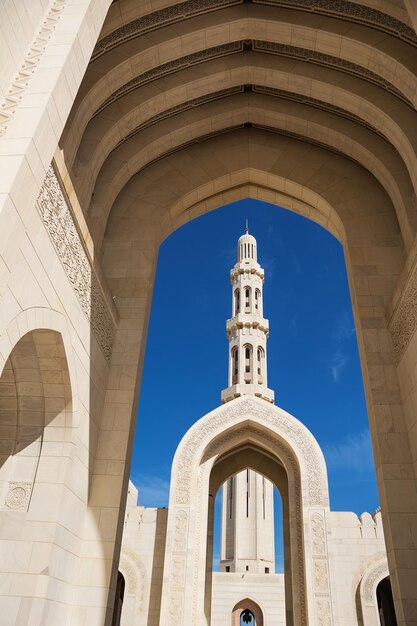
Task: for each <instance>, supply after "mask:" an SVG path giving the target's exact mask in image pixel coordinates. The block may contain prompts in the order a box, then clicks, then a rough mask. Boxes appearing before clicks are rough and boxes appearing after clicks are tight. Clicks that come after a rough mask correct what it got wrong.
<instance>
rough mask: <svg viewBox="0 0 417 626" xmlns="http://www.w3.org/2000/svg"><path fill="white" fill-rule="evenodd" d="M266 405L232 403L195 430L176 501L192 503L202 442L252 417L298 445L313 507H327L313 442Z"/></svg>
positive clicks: (180, 473)
mask: <svg viewBox="0 0 417 626" xmlns="http://www.w3.org/2000/svg"><path fill="white" fill-rule="evenodd" d="M264 404H265V406H262V408H261V406H260V405H258V404H257V403H255V402H253V400H252V401H251V400H249V399H242V400H241V401H240V402H236V401H233V402H230V403H228V404H226V405H224V406H223V407H220V408H219V409H218V410H216V411H215V412H214V413H213V415H212V416H211V417H210V418H208V419H207V420H206V421H205V423H204V426H201V427H200V428H196V429H195V430H194V432H193V433H192V434H191V436H190V438H189V439H188V441H187V443H186V445H185V446H184V448H183V449H182V451H181V454H180V457H179V462H178V470H177V480H176V502H177V503H178V504H188V503H189V501H190V486H191V474H192V471H193V461H194V459H195V454H196V451H197V449H198V448H199V447H200V445H201V443H202V442H203V441H204V440H205V439H206V438H209V436H210V434H211V433H213V432H214V431H216V430H217V429H218V428H219V427H221V426H222V425H224V424H229V425H230V426H231V425H232V424H233V423H234V422H236V421H237V420H239V418H240V417H241V416H242V415H245V414H248V415H251V416H252V417H253V418H254V421H258V422H260V423H261V424H262V423H265V424H267V425H270V426H271V427H272V428H275V429H277V430H278V431H280V432H282V434H283V436H285V437H286V439H287V441H288V442H289V444H290V445H291V443H292V444H294V445H295V446H296V447H297V448H298V449H299V450H300V454H301V456H302V458H303V459H304V461H305V464H306V470H307V471H306V474H307V477H308V479H307V481H308V490H309V498H308V501H309V505H310V506H315V505H318V506H321V505H323V496H324V494H323V477H322V473H321V462H320V460H319V458H318V456H317V452H316V450H315V448H314V446H313V444H312V442H311V440H310V439H309V438H308V437H307V436H306V434H305V433H304V431H303V430H302V428H301V426H300V425H298V424H297V423H296V422H295V421H293V420H289V419H288V418H286V417H285V414H283V413H281V412H278V411H277V410H276V409H274V408H273V407H271V406H269V405H268V404H267V403H264Z"/></svg>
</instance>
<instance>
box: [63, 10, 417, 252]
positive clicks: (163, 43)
mask: <svg viewBox="0 0 417 626" xmlns="http://www.w3.org/2000/svg"><path fill="white" fill-rule="evenodd" d="M416 50H417V35H416V32H415V30H414V29H413V27H412V24H411V22H410V18H409V15H408V13H407V10H406V8H405V6H404V5H403V2H402V0H395V1H394V0H366V1H365V2H357V1H352V0H351V1H348V0H252V1H247V0H246V1H245V0H186V1H185V2H172V1H170V0H143V1H141V2H137V0H115V1H114V2H113V3H112V5H111V7H110V9H109V13H108V16H107V19H106V21H105V24H104V27H103V30H102V33H101V36H100V38H99V41H98V42H97V44H96V46H95V49H94V52H93V55H92V57H91V61H90V63H89V66H88V70H87V72H86V75H85V77H84V80H83V83H82V85H81V88H80V91H79V94H78V96H77V99H76V101H75V103H74V106H73V109H72V112H71V115H70V118H69V120H68V123H67V126H66V129H65V132H64V135H63V137H62V139H61V144H60V147H61V150H62V153H63V155H64V158H65V161H66V165H67V167H68V169H69V172H70V176H71V179H72V183H73V185H74V188H75V190H76V194H77V197H78V200H79V202H80V205H81V207H82V209H83V211H84V214H85V217H86V220H87V222H88V224H89V226H90V230H91V232H92V236H93V240H94V242H95V245H96V247H97V248H100V247H101V246H102V243H103V240H107V241H108V242H109V245H111V241H112V238H113V237H116V238H117V236H118V235H116V234H115V233H116V232H118V233H119V234H120V229H121V230H123V229H124V230H125V231H126V230H128V231H129V232H130V233H131V232H132V224H133V222H132V220H135V219H136V220H138V219H140V220H141V221H140V226H138V230H137V237H139V238H140V237H141V236H142V235H143V238H146V237H147V235H146V234H144V233H146V232H150V231H152V234H151V235H150V239H158V240H160V239H161V237H162V236H164V235H166V234H167V233H168V232H170V231H171V230H172V229H173V228H175V227H176V226H178V225H179V224H180V223H182V222H183V221H185V219H191V218H192V217H193V216H194V215H195V213H194V214H193V213H192V211H191V213H190V210H191V209H190V207H192V206H194V205H195V204H196V203H197V202H201V201H202V199H203V196H204V199H205V200H204V201H205V202H206V203H207V202H209V198H210V197H213V196H214V195H215V194H216V193H217V191H218V190H219V189H222V193H227V190H228V189H229V190H230V189H232V188H233V189H235V188H236V185H238V183H237V182H236V181H238V180H241V184H243V183H244V184H246V185H248V184H249V185H250V184H251V182H253V181H251V180H249V179H250V178H251V177H254V178H259V180H257V181H256V184H257V186H258V188H259V185H261V183H262V181H261V178H262V173H263V174H265V173H266V174H265V175H270V176H275V177H277V178H278V179H281V181H283V180H284V179H285V180H286V181H288V180H291V181H293V182H294V184H299V185H301V186H303V188H305V189H307V188H308V189H310V190H311V193H316V194H318V196H320V197H322V198H323V197H324V198H326V202H328V203H329V205H331V206H332V207H333V208H334V209H336V211H337V213H338V216H339V217H338V218H337V217H335V218H334V221H335V222H337V219H339V218H340V219H341V220H342V221H346V220H348V219H349V217H351V216H352V215H353V214H354V213H355V203H354V202H353V204H352V202H351V203H350V204H349V202H348V200H349V199H350V198H352V199H353V198H355V197H356V196H357V195H358V193H361V194H362V204H361V206H362V207H364V206H365V205H364V202H363V198H364V197H366V198H367V200H366V206H368V207H369V214H370V215H371V214H372V213H375V211H383V212H385V213H386V215H388V214H390V218H389V219H390V220H391V222H393V216H392V215H391V213H393V215H394V216H395V220H396V221H397V225H396V228H397V231H399V232H400V233H401V237H400V238H401V242H402V245H403V246H404V248H405V250H407V249H408V248H409V247H410V246H411V243H412V241H413V239H414V235H415V232H416V228H417V208H416V190H417V169H416V149H417V133H416V128H417V123H416V121H417V120H416V111H415V109H416V104H417V77H416V75H417V54H416ZM242 171H247V172H250V174H248V177H247V178H246V179H245V180H243V178H242V177H241V178H240V179H239V172H240V173H241V172H242ZM313 179H314V180H313ZM219 181H222V182H219ZM282 184H283V185H284V186H285V184H288V183H282ZM207 185H209V186H210V185H211V186H212V187H211V188H207ZM216 185H217V188H216ZM264 186H265V188H269V187H270V184H269V183H268V184H267V182H265V185H264ZM324 187H326V193H324V191H323V189H324ZM331 188H333V191H331ZM202 189H204V192H202V191H201V190H202ZM276 190H277V193H278V191H279V192H280V193H281V192H282V193H283V194H284V191H285V190H284V189H281V190H280V189H279V184H278V183H277V187H276ZM287 191H288V190H287ZM355 192H356V196H355ZM239 193H240V195H241V196H242V195H243V196H244V195H245V193H247V188H245V189H243V191H242V190H241V191H240V192H239ZM190 194H191V195H190ZM192 194H194V195H195V197H194V196H193V195H192ZM199 194H200V195H199ZM287 195H289V196H291V197H293V198H295V199H297V198H296V195H297V194H295V193H292V194H291V193H287ZM225 197H226V199H227V197H229V198H230V199H236V197H239V196H236V194H234V195H233V194H232V195H230V196H223V198H222V200H223V201H224V199H225ZM185 198H188V200H187V201H186V200H185ZM264 199H265V198H264ZM266 199H267V198H266ZM270 199H271V201H276V202H279V197H278V198H277V197H274V198H272V196H271V198H270ZM298 201H300V202H301V201H302V198H298ZM317 202H318V201H317ZM214 204H215V202H214ZM316 204H317V203H316ZM185 205H187V206H186V208H184V207H185ZM180 206H181V207H183V210H182V215H181V210H180V209H179V208H178V207H180ZM174 207H176V208H175V209H174ZM209 208H211V207H210V206H208V205H207V204H206V206H205V207H201V208H200V209H199V211H200V212H203V211H204V210H208V209H209ZM357 210H358V211H359V208H358V209H357ZM361 210H364V209H363V208H362V209H361ZM329 211H330V209H329ZM197 212H198V211H197ZM300 212H302V210H301V209H300ZM168 214H169V219H168V217H167V215H168ZM124 217H125V218H126V221H125V222H124V225H121V221H120V220H122V219H123V218H124ZM167 219H168V221H169V224H168V225H167ZM395 220H394V221H395ZM116 223H117V224H118V225H116ZM156 224H157V226H156ZM161 224H165V226H163V227H161ZM324 225H326V226H327V227H329V224H324ZM391 226H392V224H391ZM161 228H162V230H161ZM330 230H332V231H333V232H335V234H338V233H337V230H338V228H337V226H334V228H333V229H332V228H330ZM157 231H158V232H157ZM131 251H132V248H131ZM141 253H143V249H142V252H141ZM136 261H137V259H136Z"/></svg>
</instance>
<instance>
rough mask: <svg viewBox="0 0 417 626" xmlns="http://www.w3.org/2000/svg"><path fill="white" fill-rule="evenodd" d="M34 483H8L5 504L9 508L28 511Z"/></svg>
mask: <svg viewBox="0 0 417 626" xmlns="http://www.w3.org/2000/svg"><path fill="white" fill-rule="evenodd" d="M32 486H33V484H32V483H15V482H11V483H9V485H8V490H7V493H6V497H5V499H4V506H5V507H6V508H7V509H14V510H16V511H27V510H28V507H29V500H30V495H31V493H32Z"/></svg>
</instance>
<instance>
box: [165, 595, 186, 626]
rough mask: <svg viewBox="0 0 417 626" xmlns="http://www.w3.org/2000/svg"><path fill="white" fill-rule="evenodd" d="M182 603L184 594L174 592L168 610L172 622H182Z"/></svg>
mask: <svg viewBox="0 0 417 626" xmlns="http://www.w3.org/2000/svg"><path fill="white" fill-rule="evenodd" d="M182 605H183V601H182V595H180V594H179V593H178V594H172V596H171V602H170V604H169V610H168V612H169V623H170V624H182Z"/></svg>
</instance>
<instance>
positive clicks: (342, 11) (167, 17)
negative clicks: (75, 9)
mask: <svg viewBox="0 0 417 626" xmlns="http://www.w3.org/2000/svg"><path fill="white" fill-rule="evenodd" d="M252 1H253V3H254V4H267V5H272V6H279V7H288V8H291V9H294V10H299V11H311V12H314V13H316V14H317V15H331V16H334V17H338V18H341V19H344V20H346V21H349V22H353V23H359V24H363V25H365V26H371V27H372V28H373V29H376V30H380V31H382V32H384V33H388V34H389V35H391V36H392V37H396V38H398V39H402V40H403V41H406V42H407V43H409V44H411V45H413V46H417V36H416V33H415V32H414V30H413V29H412V28H411V27H410V26H408V25H407V24H405V23H404V22H401V21H400V20H398V19H396V18H394V17H391V15H388V14H387V13H383V12H382V11H378V10H377V9H374V8H372V7H369V6H361V5H359V4H357V3H355V2H348V1H346V0H252ZM242 3H243V0H187V1H186V2H181V3H179V4H177V5H174V6H169V7H166V8H164V9H160V10H159V11H154V12H153V13H149V14H147V15H143V16H142V17H140V18H138V19H136V20H133V21H132V22H129V23H128V24H124V25H123V26H121V27H120V28H117V29H116V30H114V31H113V32H111V33H110V34H109V35H106V36H105V37H103V38H102V39H100V41H98V42H97V44H96V47H95V48H94V52H93V54H92V57H91V60H92V61H95V60H96V59H98V58H99V57H100V56H102V55H103V54H105V53H106V52H109V51H110V50H113V49H114V48H116V47H117V46H120V45H122V44H124V43H126V42H127V41H131V40H132V39H135V38H137V37H141V36H142V35H145V34H146V33H149V32H152V31H154V30H157V29H158V28H163V27H164V26H167V25H168V24H176V23H177V22H180V21H182V20H185V19H189V18H191V17H195V16H197V15H203V14H204V13H208V12H212V11H217V10H219V9H224V8H226V7H230V6H233V5H237V4H242Z"/></svg>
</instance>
